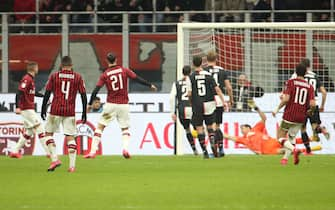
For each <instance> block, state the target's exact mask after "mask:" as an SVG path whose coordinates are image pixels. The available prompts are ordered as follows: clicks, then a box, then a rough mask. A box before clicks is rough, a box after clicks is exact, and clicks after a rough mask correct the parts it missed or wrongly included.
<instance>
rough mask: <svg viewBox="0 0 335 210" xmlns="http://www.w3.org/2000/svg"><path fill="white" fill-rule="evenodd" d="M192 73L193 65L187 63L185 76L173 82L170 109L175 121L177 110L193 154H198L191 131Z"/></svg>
mask: <svg viewBox="0 0 335 210" xmlns="http://www.w3.org/2000/svg"><path fill="white" fill-rule="evenodd" d="M190 74H191V67H190V66H188V65H186V66H184V67H183V78H182V79H180V80H178V81H177V82H175V83H173V85H172V88H171V92H170V107H171V108H170V110H171V118H172V120H173V121H174V122H175V121H176V120H177V115H176V113H177V111H176V109H177V110H178V118H179V122H180V123H181V124H182V126H183V127H184V130H185V132H186V138H187V140H188V143H189V144H190V146H191V148H192V150H193V154H194V155H198V151H197V149H196V147H195V144H194V139H193V136H192V133H191V128H190V126H191V119H192V106H191V103H190V100H189V98H188V95H187V94H188V90H187V88H188V87H189V86H190V85H189V83H190Z"/></svg>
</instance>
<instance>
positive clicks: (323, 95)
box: [319, 86, 327, 112]
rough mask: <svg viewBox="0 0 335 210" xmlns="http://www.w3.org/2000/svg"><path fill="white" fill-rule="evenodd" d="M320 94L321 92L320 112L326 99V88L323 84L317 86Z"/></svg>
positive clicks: (323, 108)
mask: <svg viewBox="0 0 335 210" xmlns="http://www.w3.org/2000/svg"><path fill="white" fill-rule="evenodd" d="M319 90H320V92H321V94H322V101H321V106H320V112H323V111H324V110H325V104H326V99H327V90H326V88H325V87H324V86H320V88H319Z"/></svg>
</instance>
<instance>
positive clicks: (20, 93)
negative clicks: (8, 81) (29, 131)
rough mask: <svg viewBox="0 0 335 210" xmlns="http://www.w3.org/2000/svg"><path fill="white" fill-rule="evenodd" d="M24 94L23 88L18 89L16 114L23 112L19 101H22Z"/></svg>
mask: <svg viewBox="0 0 335 210" xmlns="http://www.w3.org/2000/svg"><path fill="white" fill-rule="evenodd" d="M22 95H23V92H22V90H17V92H16V95H15V106H16V108H15V113H16V114H20V113H21V109H20V107H19V103H20V98H21V96H22Z"/></svg>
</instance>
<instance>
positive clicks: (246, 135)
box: [223, 101, 321, 155]
mask: <svg viewBox="0 0 335 210" xmlns="http://www.w3.org/2000/svg"><path fill="white" fill-rule="evenodd" d="M248 105H249V106H250V107H251V108H253V109H254V110H255V111H256V112H257V113H258V114H259V116H260V118H261V120H260V121H259V122H258V123H256V125H254V126H253V127H251V125H249V124H243V125H241V126H240V128H241V133H242V135H243V136H230V135H228V134H226V133H225V134H223V137H224V138H226V139H229V140H232V141H235V142H236V143H239V144H243V145H245V146H246V147H247V148H248V149H250V150H251V151H253V152H255V153H256V154H263V155H275V154H282V153H283V152H284V149H283V148H282V146H281V144H280V143H279V142H278V141H277V139H275V138H272V137H271V136H269V135H268V134H267V130H266V127H265V122H266V116H265V114H264V113H263V112H262V111H261V110H260V109H259V108H258V107H257V106H256V105H255V103H254V102H253V101H248ZM296 143H297V144H303V141H302V140H301V138H298V139H296ZM311 149H312V150H313V151H316V150H320V149H321V147H320V146H315V147H312V148H311ZM302 152H305V149H303V150H302Z"/></svg>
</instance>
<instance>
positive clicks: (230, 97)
mask: <svg viewBox="0 0 335 210" xmlns="http://www.w3.org/2000/svg"><path fill="white" fill-rule="evenodd" d="M224 85H225V87H226V90H227V94H228V96H229V102H230V105H231V106H232V105H233V104H234V96H233V88H232V86H231V84H230V81H229V79H226V80H225V81H224Z"/></svg>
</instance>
